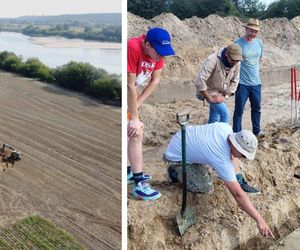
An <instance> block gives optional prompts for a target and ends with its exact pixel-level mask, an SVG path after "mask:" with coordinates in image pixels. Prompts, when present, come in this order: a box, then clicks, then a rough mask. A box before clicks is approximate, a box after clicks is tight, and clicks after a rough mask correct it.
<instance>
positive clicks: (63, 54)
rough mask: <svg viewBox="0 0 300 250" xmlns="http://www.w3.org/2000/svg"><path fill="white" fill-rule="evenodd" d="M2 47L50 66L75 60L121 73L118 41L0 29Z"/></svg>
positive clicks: (25, 58) (2, 49)
mask: <svg viewBox="0 0 300 250" xmlns="http://www.w3.org/2000/svg"><path fill="white" fill-rule="evenodd" d="M5 50H7V51H9V52H14V53H15V54H16V55H18V56H22V58H23V61H25V60H27V59H28V58H31V57H36V58H38V59H39V60H40V61H41V62H42V63H44V64H45V65H47V66H49V67H51V68H55V67H57V66H62V65H64V64H66V63H68V62H70V61H76V62H87V63H90V64H91V65H93V66H95V67H97V68H102V69H105V70H106V71H108V72H109V73H116V74H121V61H122V60H121V44H116V43H115V44H109V43H101V42H88V41H83V40H79V39H67V38H61V37H38V38H31V37H29V36H25V35H23V34H21V33H16V32H0V52H2V51H5Z"/></svg>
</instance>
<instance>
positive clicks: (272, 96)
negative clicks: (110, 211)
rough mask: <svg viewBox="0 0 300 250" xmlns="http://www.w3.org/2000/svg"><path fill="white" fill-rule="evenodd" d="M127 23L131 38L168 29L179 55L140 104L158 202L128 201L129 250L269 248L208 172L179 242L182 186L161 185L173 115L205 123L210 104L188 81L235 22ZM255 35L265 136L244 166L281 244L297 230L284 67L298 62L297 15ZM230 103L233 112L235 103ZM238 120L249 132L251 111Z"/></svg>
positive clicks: (299, 133)
mask: <svg viewBox="0 0 300 250" xmlns="http://www.w3.org/2000/svg"><path fill="white" fill-rule="evenodd" d="M128 25H129V26H128V27H129V28H128V32H129V37H130V36H138V35H140V34H142V33H143V32H145V31H146V30H147V29H148V28H149V27H153V26H161V27H165V28H167V29H168V30H169V31H170V33H171V34H172V38H173V44H174V47H175V50H176V52H177V55H176V56H175V57H171V58H167V60H166V68H165V69H164V72H163V76H162V81H161V83H160V85H159V86H158V89H157V90H156V92H155V94H154V95H153V96H152V97H151V98H149V101H148V103H145V104H143V105H142V107H141V119H142V121H143V122H144V124H145V129H144V144H145V146H147V147H145V148H144V151H145V154H144V159H145V164H144V170H145V172H148V173H151V175H152V176H153V181H152V185H153V186H154V188H156V189H159V190H160V191H161V192H162V197H161V198H160V199H159V200H157V201H155V202H138V201H136V200H134V199H128V249H153V250H154V249H155V250H156V249H175V250H177V249H197V250H202V249H203V250H206V249H218V250H219V249H222V250H223V249H242V250H246V249H247V250H249V249H252V250H254V249H255V250H257V249H268V247H270V246H272V245H274V244H275V241H273V240H271V239H270V238H268V239H267V238H264V237H262V236H261V235H260V234H259V233H258V230H257V228H256V224H255V222H254V221H253V220H252V219H250V218H249V216H247V215H246V214H245V213H244V212H243V211H241V209H239V208H238V206H237V204H236V203H235V201H234V200H233V198H232V196H231V195H230V193H229V192H228V191H227V190H226V188H225V186H224V185H223V184H222V182H221V181H220V180H219V179H218V178H217V177H216V176H215V175H214V173H213V172H212V175H213V183H214V187H215V191H214V193H213V194H211V195H202V194H189V197H188V204H189V206H191V207H193V208H194V209H195V211H196V216H197V223H196V225H194V226H193V227H191V228H190V229H189V230H188V232H187V233H186V234H185V235H184V237H183V238H181V237H180V236H179V234H178V229H177V225H176V222H175V215H176V213H178V212H179V211H180V204H181V189H180V188H179V187H178V186H176V185H172V184H170V183H169V182H167V181H166V174H165V172H166V170H165V166H164V164H163V162H162V160H161V157H162V154H163V151H164V149H165V144H166V143H167V142H168V141H169V139H170V138H171V136H172V134H174V133H175V132H176V131H177V130H179V129H180V128H179V126H178V125H177V124H176V122H175V113H176V112H177V111H183V110H185V111H187V110H190V111H191V120H190V124H204V123H206V122H207V116H208V105H206V106H203V104H202V102H200V101H199V100H197V99H196V98H193V97H194V96H195V89H194V86H193V84H194V83H193V82H194V79H195V76H196V74H197V71H198V68H199V67H200V66H201V65H202V63H203V60H204V59H205V58H206V57H207V55H208V54H210V53H211V52H212V51H214V50H217V49H218V48H219V47H221V46H225V45H227V44H229V43H231V42H232V40H233V39H234V38H236V37H238V36H241V35H242V34H243V28H242V26H241V22H240V20H239V19H237V18H234V17H225V18H222V17H219V16H216V15H212V16H209V17H207V18H205V19H200V18H195V17H194V18H190V19H186V20H183V21H180V20H179V19H178V18H177V17H175V16H174V15H172V14H163V15H160V16H158V17H155V18H153V19H152V20H148V21H147V20H144V19H142V18H140V17H137V16H134V15H132V14H130V13H129V14H128ZM260 34H261V38H262V39H263V41H264V44H265V54H264V59H263V62H262V65H261V66H262V67H261V77H262V82H263V86H262V91H263V103H262V125H263V128H264V130H265V133H266V136H265V138H263V139H262V140H261V141H260V142H259V150H258V153H257V157H256V159H255V160H254V161H251V162H250V161H245V162H243V164H242V166H243V171H244V175H245V177H246V179H247V180H248V181H249V182H250V183H251V185H254V186H259V187H260V188H261V189H262V194H261V195H258V196H251V197H250V199H251V201H252V202H253V204H254V206H255V207H256V208H257V209H258V211H259V212H260V213H261V214H262V216H263V217H264V218H265V219H266V221H267V222H268V223H269V225H270V226H271V229H272V230H273V232H274V234H275V237H276V240H279V239H282V238H283V237H284V236H286V235H287V234H288V233H290V232H291V231H293V230H295V229H296V228H299V227H300V195H299V190H300V182H299V179H296V178H295V177H293V174H294V171H295V170H297V169H300V154H299V148H300V129H299V128H298V129H291V128H290V120H289V118H290V110H289V109H290V106H289V105H290V104H289V103H290V102H289V100H290V99H289V98H290V89H289V87H290V85H289V81H290V75H289V74H290V72H289V69H290V67H291V66H293V65H300V46H299V41H300V17H296V18H294V19H292V20H290V21H288V20H287V19H285V18H281V19H269V20H264V21H263V22H262V31H261V33H260ZM299 75H300V72H299V70H298V76H299ZM228 106H229V108H230V112H231V114H232V112H233V107H234V100H233V98H231V99H230V100H229V101H228ZM243 123H244V124H243V127H244V128H248V129H251V125H250V124H251V122H250V110H249V107H246V110H245V115H244V117H243ZM128 190H129V191H130V190H131V188H130V187H128Z"/></svg>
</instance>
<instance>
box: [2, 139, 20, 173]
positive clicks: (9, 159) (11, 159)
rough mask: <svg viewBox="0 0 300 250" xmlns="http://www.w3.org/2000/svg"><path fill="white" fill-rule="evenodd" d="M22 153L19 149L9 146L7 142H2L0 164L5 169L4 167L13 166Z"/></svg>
mask: <svg viewBox="0 0 300 250" xmlns="http://www.w3.org/2000/svg"><path fill="white" fill-rule="evenodd" d="M21 159H22V155H21V153H20V151H19V150H17V149H15V148H14V147H12V146H10V145H9V144H3V146H2V148H1V149H0V165H1V167H2V168H3V171H5V169H6V168H9V167H13V166H14V164H15V162H16V161H20V160H21Z"/></svg>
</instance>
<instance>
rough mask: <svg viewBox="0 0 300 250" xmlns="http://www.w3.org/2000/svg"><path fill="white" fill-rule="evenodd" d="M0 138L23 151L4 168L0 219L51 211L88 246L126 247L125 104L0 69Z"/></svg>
mask: <svg viewBox="0 0 300 250" xmlns="http://www.w3.org/2000/svg"><path fill="white" fill-rule="evenodd" d="M0 106H1V112H0V135H1V142H3V143H9V144H11V145H13V146H15V147H16V148H18V149H19V150H20V151H21V152H22V154H23V159H22V160H21V161H20V162H17V163H16V164H15V167H14V168H11V169H7V170H6V171H5V172H2V171H1V172H0V178H1V182H0V197H1V199H0V223H1V226H4V225H8V224H11V223H14V222H15V221H17V220H19V219H21V218H24V217H26V216H28V215H31V214H40V215H42V216H44V217H46V218H49V219H50V220H52V221H53V222H54V223H56V224H58V225H59V226H60V227H62V228H64V229H65V230H66V231H68V232H70V233H72V234H73V235H74V236H75V237H76V238H77V239H78V240H79V241H80V242H81V243H82V244H83V245H85V246H86V248H87V249H120V247H121V213H120V211H121V174H120V173H121V172H120V162H121V126H120V121H121V110H120V108H116V107H111V106H107V105H103V104H101V103H99V102H97V101H95V100H92V99H90V98H88V97H85V96H82V95H79V94H76V93H73V92H70V91H66V90H62V89H60V88H57V87H55V86H52V85H49V84H44V83H41V82H38V81H34V80H31V79H27V78H22V77H19V76H16V75H13V74H10V73H4V72H0Z"/></svg>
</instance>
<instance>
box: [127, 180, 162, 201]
mask: <svg viewBox="0 0 300 250" xmlns="http://www.w3.org/2000/svg"><path fill="white" fill-rule="evenodd" d="M131 194H132V195H133V196H134V197H135V198H137V199H139V200H144V201H150V200H152V201H153V200H156V199H158V198H159V197H160V196H161V193H160V192H159V191H156V190H154V189H152V188H151V186H150V184H149V183H148V182H147V181H140V182H139V183H138V184H137V185H135V187H134V188H133V190H132V193H131Z"/></svg>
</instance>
